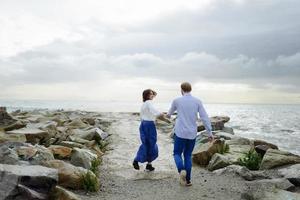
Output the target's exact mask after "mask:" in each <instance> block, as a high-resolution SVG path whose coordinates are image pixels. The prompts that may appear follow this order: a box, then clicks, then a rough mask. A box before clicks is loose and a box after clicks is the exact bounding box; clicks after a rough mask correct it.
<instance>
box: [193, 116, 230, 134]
mask: <svg viewBox="0 0 300 200" xmlns="http://www.w3.org/2000/svg"><path fill="white" fill-rule="evenodd" d="M229 120H230V117H228V116H214V117H211V118H210V122H211V126H212V130H213V131H217V130H222V129H223V128H224V124H225V123H226V122H228V121H229ZM203 130H205V127H204V124H203V122H200V123H199V124H198V132H200V131H203Z"/></svg>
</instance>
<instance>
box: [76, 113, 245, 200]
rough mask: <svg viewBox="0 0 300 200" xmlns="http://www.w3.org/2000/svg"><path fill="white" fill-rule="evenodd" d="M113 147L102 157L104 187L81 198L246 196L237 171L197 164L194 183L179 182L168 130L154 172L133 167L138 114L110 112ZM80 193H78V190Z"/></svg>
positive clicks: (160, 140)
mask: <svg viewBox="0 0 300 200" xmlns="http://www.w3.org/2000/svg"><path fill="white" fill-rule="evenodd" d="M108 117H110V118H111V119H115V120H114V122H113V124H112V126H111V128H110V133H112V136H111V137H110V140H111V142H112V143H111V145H110V148H111V150H110V151H108V152H107V153H106V155H105V156H104V157H103V165H102V166H101V170H100V181H101V188H100V191H99V192H97V193H93V194H92V193H90V194H83V193H81V194H79V196H80V198H82V199H87V200H96V199H123V200H126V199H152V200H153V199H173V200H177V199H178V200H179V199H203V200H208V199H216V200H218V199H220V200H221V199H222V200H224V199H228V200H229V199H230V200H235V199H236V200H238V199H239V200H240V199H244V197H243V193H244V192H245V191H247V188H248V187H247V185H246V182H245V181H244V180H243V179H242V178H240V177H238V176H234V175H230V176H228V175H216V174H214V173H211V172H209V171H207V170H205V169H202V168H199V167H197V166H195V165H194V167H193V171H192V182H193V185H192V186H191V187H185V186H181V185H180V184H179V180H178V179H179V178H178V174H177V171H176V168H175V164H174V161H173V157H172V148H173V144H172V141H171V139H170V138H169V137H168V136H167V134H166V133H163V132H162V131H159V133H158V145H159V151H160V155H159V158H158V159H157V160H155V161H154V162H153V166H154V167H156V169H155V171H154V172H145V171H144V170H143V169H144V167H145V165H141V168H142V169H141V170H139V171H137V170H134V169H133V167H132V160H133V158H134V156H135V153H136V151H137V149H138V147H139V144H140V140H139V133H138V126H139V118H138V116H134V115H132V114H128V113H127V114H126V113H123V114H111V115H108ZM77 194H78V193H77Z"/></svg>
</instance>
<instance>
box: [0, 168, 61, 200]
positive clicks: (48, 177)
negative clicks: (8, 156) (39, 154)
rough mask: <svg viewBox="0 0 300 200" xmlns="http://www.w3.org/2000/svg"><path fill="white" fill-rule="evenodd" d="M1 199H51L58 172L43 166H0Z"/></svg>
mask: <svg viewBox="0 0 300 200" xmlns="http://www.w3.org/2000/svg"><path fill="white" fill-rule="evenodd" d="M0 174H1V179H0V199H28V200H36V199H45V200H46V199H49V198H50V197H49V194H50V192H51V191H52V190H53V189H54V188H55V186H56V184H57V181H58V172H57V170H55V169H50V168H47V167H43V166H38V165H35V166H18V165H4V164H0Z"/></svg>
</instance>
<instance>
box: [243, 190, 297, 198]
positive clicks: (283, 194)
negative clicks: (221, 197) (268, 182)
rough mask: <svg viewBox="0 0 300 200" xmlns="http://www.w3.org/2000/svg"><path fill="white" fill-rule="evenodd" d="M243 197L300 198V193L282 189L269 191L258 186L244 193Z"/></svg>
mask: <svg viewBox="0 0 300 200" xmlns="http://www.w3.org/2000/svg"><path fill="white" fill-rule="evenodd" d="M241 199H245V200H299V199H300V194H297V193H293V192H288V191H285V190H280V189H276V188H273V189H271V190H270V189H269V190H267V191H265V190H262V189H260V188H258V189H257V190H252V191H248V192H246V193H244V194H242V196H241Z"/></svg>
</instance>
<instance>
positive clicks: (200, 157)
mask: <svg viewBox="0 0 300 200" xmlns="http://www.w3.org/2000/svg"><path fill="white" fill-rule="evenodd" d="M224 145H225V141H224V140H219V139H217V140H214V141H213V142H212V143H204V144H202V145H200V146H198V148H196V149H195V150H194V151H193V162H194V163H197V164H199V165H201V166H206V165H207V164H208V163H209V161H210V159H211V157H212V156H213V155H214V154H215V153H218V152H220V151H222V149H224V148H225V147H224Z"/></svg>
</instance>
